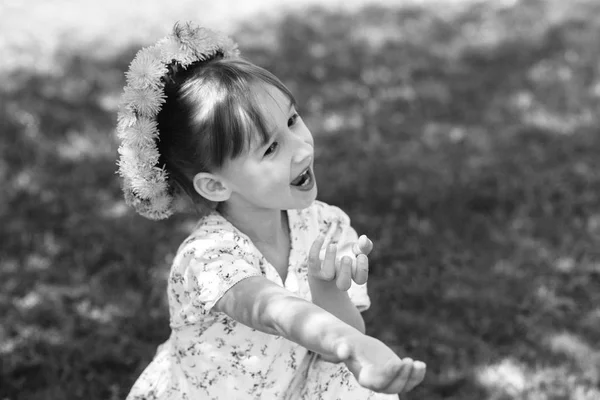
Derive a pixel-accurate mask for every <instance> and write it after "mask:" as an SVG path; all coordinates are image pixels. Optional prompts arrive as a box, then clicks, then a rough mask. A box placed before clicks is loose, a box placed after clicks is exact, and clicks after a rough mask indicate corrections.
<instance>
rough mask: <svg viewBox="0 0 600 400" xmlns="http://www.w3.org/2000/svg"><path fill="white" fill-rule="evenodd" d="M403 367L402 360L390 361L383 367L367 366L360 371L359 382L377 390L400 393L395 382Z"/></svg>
mask: <svg viewBox="0 0 600 400" xmlns="http://www.w3.org/2000/svg"><path fill="white" fill-rule="evenodd" d="M402 367H403V363H402V361H401V360H394V361H393V362H388V363H386V364H385V365H384V366H383V367H381V366H379V367H376V366H372V365H370V366H367V367H365V368H363V369H362V370H361V371H360V376H359V383H360V384H361V386H364V387H366V388H368V389H371V390H373V391H375V392H382V393H400V391H396V389H397V388H396V386H394V383H395V378H396V376H398V374H399V373H400V371H401V369H402ZM401 389H402V388H401Z"/></svg>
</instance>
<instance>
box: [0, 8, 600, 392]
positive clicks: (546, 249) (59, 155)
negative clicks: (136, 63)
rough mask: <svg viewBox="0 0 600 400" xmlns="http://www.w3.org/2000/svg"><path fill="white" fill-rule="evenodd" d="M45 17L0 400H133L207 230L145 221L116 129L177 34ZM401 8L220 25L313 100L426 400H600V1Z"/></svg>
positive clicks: (26, 82)
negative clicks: (134, 70) (121, 163)
mask: <svg viewBox="0 0 600 400" xmlns="http://www.w3.org/2000/svg"><path fill="white" fill-rule="evenodd" d="M104 3H105V4H104ZM184 3H185V4H187V6H186V7H193V6H194V5H193V4H191V3H190V2H184ZM33 4H37V5H38V6H39V7H40V8H39V9H38V8H36V6H35V5H32V7H31V8H29V9H28V11H27V12H28V13H30V15H31V18H32V19H31V20H30V22H32V23H31V25H30V30H29V31H28V33H27V34H24V33H21V31H20V30H19V28H22V27H24V26H26V25H27V19H23V20H19V19H18V18H16V17H23V16H24V15H25V16H27V15H28V14H27V13H25V14H23V11H22V7H21V8H19V7H20V6H18V3H17V2H14V1H9V0H6V3H4V4H2V7H3V8H2V7H0V26H3V28H0V32H1V34H2V36H0V38H1V39H0V49H1V50H2V52H3V53H4V55H5V56H3V60H2V61H0V71H2V78H3V79H2V80H1V81H0V185H1V187H2V194H1V195H0V318H1V323H0V368H1V369H0V399H3V400H4V399H7V400H8V399H10V400H17V399H18V400H21V399H27V400H47V399H61V400H64V399H89V400H100V399H103V400H105V399H110V400H113V399H123V398H124V397H125V395H126V394H127V392H128V390H129V388H130V386H131V385H132V384H133V381H134V380H135V379H136V378H137V376H138V374H139V373H140V372H141V371H142V369H143V368H144V367H145V366H146V365H147V363H148V362H149V361H150V359H151V357H152V355H153V353H154V351H155V349H156V346H157V345H158V344H159V343H160V342H162V341H163V340H165V339H166V338H167V336H168V334H169V328H168V310H167V307H166V303H165V301H166V296H165V278H166V275H167V273H168V268H169V264H170V261H171V259H172V257H173V255H174V251H175V250H176V248H177V246H178V244H179V243H180V241H181V240H182V239H183V238H184V237H185V236H186V234H187V232H188V231H189V229H190V227H191V224H192V223H193V218H191V217H189V216H178V217H176V218H173V219H171V220H168V221H163V222H151V221H147V220H144V219H143V218H142V217H139V216H137V215H135V214H134V213H133V212H132V211H131V210H129V209H128V208H127V207H126V206H125V205H124V203H123V200H122V196H121V192H120V188H119V182H118V180H117V176H116V175H115V156H116V147H117V145H116V141H115V138H114V133H113V127H114V125H115V120H116V115H115V107H116V102H117V100H118V96H119V94H120V90H121V89H122V86H123V84H124V75H123V73H124V71H125V69H126V67H127V65H128V63H129V62H130V60H131V59H132V57H133V55H134V54H135V51H136V50H137V49H138V48H139V47H140V46H141V45H146V44H150V43H153V42H154V41H155V40H156V39H157V38H159V37H162V36H164V35H165V34H166V33H167V32H168V29H169V27H170V26H171V25H172V23H173V20H172V17H173V16H174V15H175V14H169V12H168V11H169V10H167V9H166V6H165V4H166V3H164V2H163V3H161V2H157V1H151V2H148V3H145V4H146V5H144V6H134V5H133V3H122V2H121V3H119V2H116V1H113V0H110V1H107V2H103V3H98V4H96V7H97V8H98V9H101V8H102V7H109V6H110V7H113V8H114V10H113V11H114V12H113V13H112V14H111V15H112V16H114V18H115V20H116V21H117V22H116V23H115V27H118V29H116V28H115V29H112V28H111V29H110V30H107V28H106V25H102V23H99V22H98V14H97V13H96V12H95V11H94V10H91V11H89V12H87V13H85V12H80V14H78V15H77V18H76V19H77V22H78V25H77V26H75V28H73V30H70V31H69V30H68V29H66V28H65V26H66V24H67V22H65V21H67V19H65V18H66V16H67V15H68V11H69V10H71V12H73V9H72V8H69V7H67V5H68V2H65V1H56V2H39V1H38V2H33ZM73 4H74V3H73ZM125 4H126V5H125ZM393 4H394V2H393V1H390V2H387V3H386V4H384V5H379V6H374V5H373V6H369V7H366V8H360V7H358V6H353V7H349V8H339V7H337V8H308V9H306V8H295V9H293V10H290V12H288V13H286V14H275V13H269V14H268V15H267V16H265V17H261V18H258V17H257V18H249V19H247V20H246V22H245V23H241V22H239V21H238V20H236V21H233V17H232V18H230V19H228V18H226V17H228V14H227V10H225V11H223V10H221V11H220V12H221V16H222V18H221V21H224V22H222V26H223V27H224V29H225V28H226V30H227V31H228V32H229V33H231V34H232V35H233V36H234V38H235V39H236V40H237V41H238V42H239V43H240V47H241V48H242V50H243V52H244V54H245V55H246V56H247V57H248V58H250V59H251V60H253V61H254V62H256V63H257V64H259V65H262V66H264V67H266V68H268V69H270V70H271V71H273V72H274V73H275V74H276V75H278V76H279V77H280V78H281V79H282V80H283V81H284V82H285V83H286V84H287V85H288V86H289V87H290V88H291V89H292V90H293V91H294V92H295V93H296V95H297V97H298V100H299V103H300V108H301V111H302V113H303V115H304V117H305V120H306V121H307V124H308V126H309V127H310V128H311V130H312V132H313V134H314V135H315V137H316V142H317V146H318V154H317V167H316V168H317V169H316V171H317V175H318V179H319V188H320V198H321V199H322V200H325V201H327V202H330V203H332V204H336V205H339V206H340V207H342V208H343V209H344V210H345V211H346V212H348V214H349V215H350V216H351V218H352V220H353V224H354V225H355V227H356V228H357V230H358V231H359V232H361V233H366V234H367V235H369V236H370V237H371V238H372V239H373V241H374V242H375V251H374V253H373V255H372V258H371V259H372V263H371V265H372V273H371V277H370V294H371V298H372V301H373V306H372V308H371V309H370V310H369V311H368V312H367V313H366V314H365V318H366V322H367V326H368V332H369V333H370V334H372V335H374V336H376V337H378V338H380V339H382V340H383V341H385V342H386V343H388V344H389V345H391V346H392V347H393V348H394V349H395V350H397V351H398V352H399V354H401V355H403V356H405V355H406V356H410V357H413V358H417V359H420V360H423V361H425V362H426V363H427V365H428V375H427V378H426V380H425V382H424V383H423V384H422V385H421V386H420V387H419V388H417V389H416V390H415V391H413V392H412V393H410V394H409V395H407V396H405V398H406V399H427V400H438V399H456V400H459V399H460V400H504V399H536V400H546V399H556V400H559V399H569V400H570V399H573V400H584V399H585V400H592V399H595V400H598V399H600V250H598V245H599V241H600V204H599V200H600V176H599V171H600V158H599V156H598V155H599V153H600V128H599V127H598V123H599V119H600V118H599V115H598V112H599V111H600V108H599V106H600V3H599V2H598V1H596V0H585V1H579V0H577V1H569V2H566V1H558V0H547V1H544V0H522V1H513V2H510V3H507V2H502V3H501V2H481V3H469V4H463V5H460V6H459V5H457V4H455V3H454V2H453V3H452V4H445V3H439V4H433V5H431V4H428V5H416V4H413V5H410V6H394V5H393ZM11 5H12V6H11ZM195 6H196V7H197V5H195ZM11 7H12V8H11ZM44 7H46V8H44ZM61 7H63V8H61ZM136 7H137V8H136ZM171 7H173V6H171ZM182 8H183V6H182ZM19 10H21V11H19ZM36 10H37V11H36ZM47 10H53V11H54V13H55V14H50V15H49V14H48V12H47ZM120 10H126V11H127V13H125V11H120ZM142 11H143V12H142ZM179 12H182V11H181V9H179ZM123 15H128V16H129V17H128V18H129V20H128V21H129V22H127V23H125V22H122V21H121V20H120V19H118V17H120V16H121V17H122V16H123ZM177 15H179V14H177ZM134 17H138V18H137V19H136V18H134ZM61 18H63V19H61ZM44 21H45V22H44ZM203 21H204V20H203V19H201V18H200V19H199V22H201V23H202V22H203ZM217 22H218V19H214V20H213V19H211V20H210V23H211V24H213V25H210V26H212V27H217V26H215V25H214V24H215V23H217ZM94 23H96V25H98V29H99V31H100V32H102V29H104V33H102V35H101V36H104V39H105V40H99V39H97V36H93V35H91V36H90V35H88V36H85V35H84V33H85V32H88V31H85V30H84V29H83V28H84V27H90V26H94ZM44 24H45V25H44ZM31 27H33V28H31ZM140 27H143V29H141V28H140ZM217 28H218V27H217ZM31 29H33V30H34V31H35V32H34V33H31V32H32V31H31ZM59 30H60V32H61V34H60V35H59V34H56V35H54V36H52V33H56V32H58V31H59ZM79 30H81V31H79ZM36 32H37V33H36ZM128 32H129V33H134V32H135V33H136V34H137V36H134V35H129V36H128V35H127V34H126V33H128ZM150 33H151V34H150ZM36 35H37V36H36ZM32 38H33V39H32ZM90 38H91V39H90Z"/></svg>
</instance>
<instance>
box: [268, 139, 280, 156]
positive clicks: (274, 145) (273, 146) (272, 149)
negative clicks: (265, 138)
mask: <svg viewBox="0 0 600 400" xmlns="http://www.w3.org/2000/svg"><path fill="white" fill-rule="evenodd" d="M277 147H279V142H273V143H271V145H270V146H269V148H268V149H267V151H265V156H268V155H269V154H273V153H274V152H275V150H277Z"/></svg>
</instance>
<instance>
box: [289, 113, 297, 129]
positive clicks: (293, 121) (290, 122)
mask: <svg viewBox="0 0 600 400" xmlns="http://www.w3.org/2000/svg"><path fill="white" fill-rule="evenodd" d="M298 118H300V115H298V113H294V115H292V116H291V117H290V119H288V123H287V125H288V128H289V127H291V126H294V125H296V122H298Z"/></svg>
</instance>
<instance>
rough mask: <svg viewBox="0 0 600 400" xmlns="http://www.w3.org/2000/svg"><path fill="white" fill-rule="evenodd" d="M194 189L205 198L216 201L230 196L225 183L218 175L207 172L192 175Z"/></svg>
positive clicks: (224, 199)
mask: <svg viewBox="0 0 600 400" xmlns="http://www.w3.org/2000/svg"><path fill="white" fill-rule="evenodd" d="M194 189H196V192H198V194H199V195H200V196H202V197H204V198H205V199H206V200H209V201H214V202H217V203H220V202H223V201H226V200H229V197H230V196H231V190H230V189H229V187H228V186H227V184H226V183H225V182H223V180H222V179H220V178H219V177H218V176H216V175H214V174H211V173H208V172H199V173H197V174H196V176H194Z"/></svg>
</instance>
